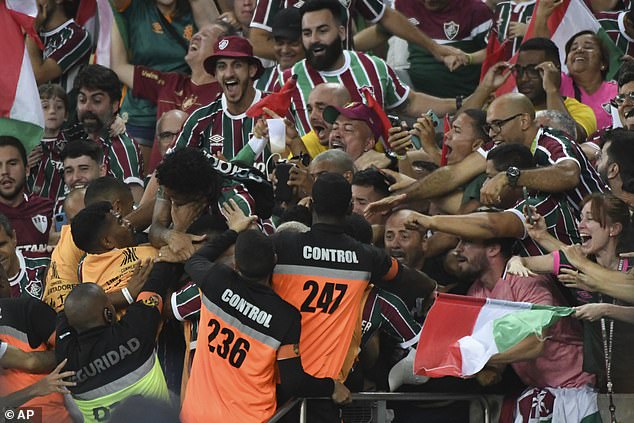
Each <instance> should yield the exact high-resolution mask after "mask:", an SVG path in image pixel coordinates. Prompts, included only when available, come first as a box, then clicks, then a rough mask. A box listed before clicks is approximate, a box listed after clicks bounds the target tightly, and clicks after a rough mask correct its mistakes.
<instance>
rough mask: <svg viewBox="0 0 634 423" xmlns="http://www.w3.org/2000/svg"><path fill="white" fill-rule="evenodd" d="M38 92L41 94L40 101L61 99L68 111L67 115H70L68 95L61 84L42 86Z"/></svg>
mask: <svg viewBox="0 0 634 423" xmlns="http://www.w3.org/2000/svg"><path fill="white" fill-rule="evenodd" d="M38 91H39V93H40V100H50V99H52V98H55V97H57V98H59V99H60V100H62V102H63V103H64V108H65V109H66V113H70V110H68V108H69V107H70V106H69V105H68V94H66V90H65V89H64V87H62V86H61V85H59V84H50V83H49V84H42V85H40V86H39V87H38Z"/></svg>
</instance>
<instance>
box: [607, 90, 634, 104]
mask: <svg viewBox="0 0 634 423" xmlns="http://www.w3.org/2000/svg"><path fill="white" fill-rule="evenodd" d="M625 100H630V101H634V91H630V92H629V93H626V94H619V95H617V96H616V97H614V98H613V99H612V100H610V104H611V105H612V106H614V107H619V106H622V105H623V103H625Z"/></svg>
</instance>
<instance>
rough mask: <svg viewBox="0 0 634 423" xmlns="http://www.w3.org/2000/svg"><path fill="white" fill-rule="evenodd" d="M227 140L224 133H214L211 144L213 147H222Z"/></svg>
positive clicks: (210, 138)
mask: <svg viewBox="0 0 634 423" xmlns="http://www.w3.org/2000/svg"><path fill="white" fill-rule="evenodd" d="M224 141H225V137H223V136H222V135H218V134H214V135H212V136H210V137H209V144H210V145H211V146H212V147H222V146H223V144H224Z"/></svg>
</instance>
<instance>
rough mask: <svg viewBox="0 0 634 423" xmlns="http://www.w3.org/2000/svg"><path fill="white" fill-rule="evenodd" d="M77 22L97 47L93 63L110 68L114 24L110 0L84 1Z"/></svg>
mask: <svg viewBox="0 0 634 423" xmlns="http://www.w3.org/2000/svg"><path fill="white" fill-rule="evenodd" d="M75 21H77V23H78V24H79V25H81V26H83V27H84V28H86V31H88V32H89V33H90V36H91V37H92V40H93V46H95V47H96V48H95V57H94V59H93V63H97V64H99V65H103V66H105V67H110V31H111V30H112V23H113V22H114V15H113V13H112V7H111V6H110V2H109V1H108V0H82V1H81V2H80V3H79V9H78V10H77V16H76V17H75Z"/></svg>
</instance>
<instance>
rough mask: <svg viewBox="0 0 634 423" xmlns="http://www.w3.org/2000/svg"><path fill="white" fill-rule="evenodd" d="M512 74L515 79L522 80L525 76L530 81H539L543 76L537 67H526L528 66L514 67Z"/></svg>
mask: <svg viewBox="0 0 634 423" xmlns="http://www.w3.org/2000/svg"><path fill="white" fill-rule="evenodd" d="M511 72H512V73H513V76H514V77H515V79H517V78H521V77H523V76H526V77H527V78H530V79H537V78H540V77H541V74H540V73H539V69H537V68H536V67H535V65H526V66H521V65H514V66H513V68H512V69H511Z"/></svg>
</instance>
